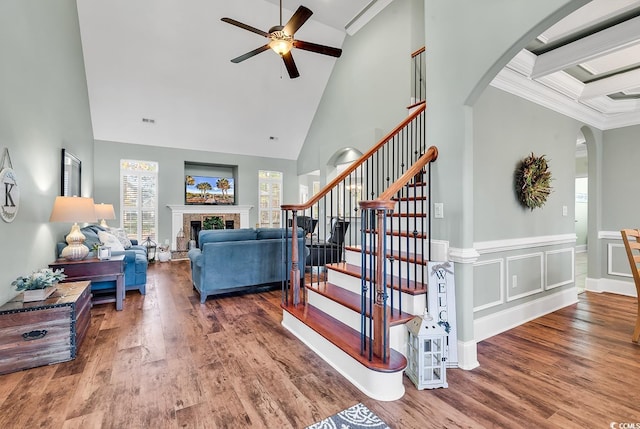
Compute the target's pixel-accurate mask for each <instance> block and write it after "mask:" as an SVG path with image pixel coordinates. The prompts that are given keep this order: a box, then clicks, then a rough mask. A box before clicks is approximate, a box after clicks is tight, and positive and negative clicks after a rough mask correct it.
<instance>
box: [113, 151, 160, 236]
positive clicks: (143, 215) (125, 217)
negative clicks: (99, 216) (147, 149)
mask: <svg viewBox="0 0 640 429" xmlns="http://www.w3.org/2000/svg"><path fill="white" fill-rule="evenodd" d="M120 219H122V227H123V228H124V230H125V231H126V233H127V236H128V237H129V238H132V239H136V240H138V242H142V241H143V240H146V239H147V237H150V238H151V239H152V240H153V241H155V242H157V241H158V163H157V162H153V161H134V160H130V159H121V160H120Z"/></svg>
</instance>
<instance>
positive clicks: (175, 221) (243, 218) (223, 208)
mask: <svg viewBox="0 0 640 429" xmlns="http://www.w3.org/2000/svg"><path fill="white" fill-rule="evenodd" d="M167 207H169V208H170V209H171V249H174V250H175V249H176V248H177V247H176V236H177V235H178V232H179V231H180V228H182V221H183V218H182V217H183V215H185V214H207V213H220V214H225V213H239V214H240V228H250V225H249V211H250V210H251V209H252V208H253V206H248V205H244V206H240V205H238V206H236V205H202V206H200V205H198V206H196V205H193V206H191V205H189V206H187V205H179V204H167Z"/></svg>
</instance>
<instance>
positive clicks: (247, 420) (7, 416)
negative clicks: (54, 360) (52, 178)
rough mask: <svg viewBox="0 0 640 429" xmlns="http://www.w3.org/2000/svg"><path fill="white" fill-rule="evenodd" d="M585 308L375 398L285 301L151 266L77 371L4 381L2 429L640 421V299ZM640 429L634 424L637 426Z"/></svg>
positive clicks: (599, 299)
mask: <svg viewBox="0 0 640 429" xmlns="http://www.w3.org/2000/svg"><path fill="white" fill-rule="evenodd" d="M579 299H580V301H579V303H578V304H576V305H573V306H570V307H567V308H565V309H562V310H560V311H556V312H554V313H552V314H550V315H548V316H545V317H542V318H540V319H537V320H534V321H532V322H530V323H527V324H525V325H523V326H520V327H518V328H515V329H512V330H510V331H508V332H506V333H503V334H501V335H498V336H496V337H493V338H491V339H488V340H486V341H483V342H481V343H479V344H478V359H479V361H480V367H478V368H476V369H474V370H472V371H464V370H460V369H449V370H448V371H447V377H448V382H449V387H448V388H447V389H438V390H431V391H430V390H423V391H418V390H416V388H415V387H414V386H413V384H412V383H411V382H410V381H409V380H408V379H407V378H406V377H405V387H406V394H405V396H404V397H403V398H402V399H401V400H399V401H395V402H379V401H374V400H371V399H369V398H368V397H366V396H365V395H364V394H362V393H360V391H358V390H357V389H356V388H355V387H353V386H352V385H351V384H350V383H349V382H347V381H346V380H345V379H344V378H343V377H342V376H341V375H340V374H338V373H337V372H336V371H335V370H333V369H332V368H331V367H330V366H329V365H327V364H326V363H325V362H324V361H322V360H321V359H320V358H318V357H317V356H316V355H315V354H314V353H313V352H312V351H311V350H309V349H308V348H307V347H306V346H304V345H303V344H302V343H300V341H299V340H297V339H296V338H295V337H293V335H291V334H289V333H288V332H287V331H286V330H284V329H283V328H282V327H281V325H280V322H281V319H282V311H281V309H280V292H279V291H270V292H263V293H255V294H245V295H233V296H226V297H217V298H210V299H209V300H207V302H206V304H204V305H201V304H200V303H199V297H198V295H197V294H196V293H195V291H193V290H192V287H191V284H190V272H189V265H188V263H187V262H186V261H178V262H170V263H156V264H154V265H152V266H151V267H150V269H149V282H148V284H147V295H146V296H144V297H143V296H141V295H140V294H139V293H137V292H129V293H127V297H126V300H125V306H124V311H115V308H114V306H113V304H102V305H98V306H95V307H93V309H92V310H91V312H92V320H91V327H90V330H89V332H88V334H87V338H86V339H85V342H84V344H82V347H81V349H80V353H79V356H78V357H77V358H76V359H75V360H74V361H71V362H66V363H62V364H57V365H51V366H46V367H40V368H34V369H30V370H27V371H21V372H16V373H13V374H8V375H3V376H0V427H1V428H36V427H43V428H154V429H155V428H181V427H184V428H269V429H272V428H277V429H279V428H304V427H305V426H307V425H310V424H312V423H314V422H316V421H318V420H321V419H323V418H325V417H327V416H329V415H332V414H334V413H336V412H338V411H340V410H342V409H345V408H348V407H350V406H352V405H354V404H356V403H358V402H362V403H364V404H365V405H366V406H367V407H368V408H369V409H371V410H372V411H374V412H375V413H376V414H378V416H380V417H381V418H382V419H383V420H385V421H386V422H387V423H388V424H389V425H390V426H391V427H392V428H411V429H413V428H416V429H417V428H459V427H460V428H462V427H464V428H562V429H567V428H608V427H610V424H611V423H612V422H618V423H640V383H639V382H640V346H639V345H637V344H633V343H632V342H631V333H632V330H633V326H634V323H635V298H630V297H623V296H617V295H612V294H594V293H590V292H586V293H584V294H581V295H580V298H579ZM627 427H635V426H627Z"/></svg>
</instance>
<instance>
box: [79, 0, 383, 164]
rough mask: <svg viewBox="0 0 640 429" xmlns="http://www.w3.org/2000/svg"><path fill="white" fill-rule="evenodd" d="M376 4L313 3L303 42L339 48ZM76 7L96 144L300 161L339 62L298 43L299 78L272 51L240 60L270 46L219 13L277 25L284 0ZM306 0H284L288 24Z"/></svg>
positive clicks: (150, 0)
mask: <svg viewBox="0 0 640 429" xmlns="http://www.w3.org/2000/svg"><path fill="white" fill-rule="evenodd" d="M370 1H371V0H349V1H344V0H304V1H303V3H304V5H305V6H306V7H308V8H309V9H311V10H312V11H313V12H314V14H313V15H312V16H311V19H309V21H307V22H306V23H305V24H304V25H303V26H302V27H301V28H300V30H299V31H298V32H296V38H298V39H301V40H304V41H309V42H315V43H318V44H322V45H328V46H334V47H338V48H340V47H341V46H342V43H343V41H344V38H345V36H346V31H345V26H347V24H349V23H351V27H357V23H356V22H352V21H353V19H354V18H356V16H357V15H358V14H360V12H361V11H362V10H363V9H365V8H366V7H367V6H368V4H369V3H370ZM375 3H379V4H385V3H389V0H376V2H375ZM77 4H78V15H79V20H80V31H81V37H82V46H83V53H84V59H85V68H86V75H87V84H88V91H89V102H90V108H91V117H92V122H93V132H94V137H95V138H96V139H97V140H108V141H119V142H125V143H137V144H143V145H156V146H166V147H181V148H189V149H196V150H206V151H215V152H223V153H236V154H247V155H256V156H265V157H275V158H284V159H296V158H297V156H298V153H299V151H300V148H301V147H302V144H303V143H304V139H305V137H306V134H307V132H308V129H309V127H310V125H311V121H312V120H313V116H314V114H315V111H316V109H317V106H318V104H319V102H320V98H321V96H322V93H323V91H324V88H325V86H326V84H327V81H328V79H329V76H330V74H331V71H332V69H333V65H334V64H335V61H336V59H335V58H333V57H329V56H325V55H319V54H315V53H312V52H307V51H302V50H299V49H294V50H293V52H292V54H293V57H294V59H295V62H296V64H297V67H298V70H299V72H300V77H299V78H297V79H289V77H288V75H287V71H286V69H285V68H284V66H283V62H282V60H281V59H280V57H279V56H278V55H277V54H276V53H274V52H272V51H267V52H264V53H261V54H260V55H257V56H255V57H253V58H250V59H248V60H246V61H244V62H242V63H239V64H233V63H231V62H230V60H231V59H232V58H235V57H237V56H239V55H241V54H244V53H245V52H248V51H251V50H253V49H255V48H257V47H259V46H262V45H264V44H265V43H266V42H265V39H264V37H262V36H260V35H258V34H255V33H251V32H249V31H245V30H242V29H240V28H238V27H234V26H231V25H229V24H227V23H224V22H222V21H221V20H220V19H221V18H223V17H229V18H233V19H235V20H238V21H241V22H243V23H245V24H248V25H251V26H252V27H255V28H258V29H261V30H263V31H268V30H269V28H270V27H272V26H274V25H277V24H278V23H279V15H280V13H279V0H233V1H211V0H189V1H175V0H136V1H131V0H109V1H103V0H78V1H77ZM300 4H301V3H300V2H299V1H298V0H296V1H294V0H285V1H284V2H283V8H284V11H283V21H284V22H285V23H286V21H288V19H289V17H290V16H291V15H292V14H293V13H294V11H295V10H296V9H297V8H298V6H300ZM374 9H375V8H374ZM366 15H368V14H367V13H366V12H365V13H364V14H363V16H365V18H366ZM356 21H357V20H356ZM349 54H350V53H348V52H345V53H343V55H349Z"/></svg>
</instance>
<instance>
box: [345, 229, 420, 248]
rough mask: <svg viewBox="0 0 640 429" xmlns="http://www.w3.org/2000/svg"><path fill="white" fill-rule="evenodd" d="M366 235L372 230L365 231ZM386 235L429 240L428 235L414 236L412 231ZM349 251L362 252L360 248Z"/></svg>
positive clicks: (391, 232)
mask: <svg viewBox="0 0 640 429" xmlns="http://www.w3.org/2000/svg"><path fill="white" fill-rule="evenodd" d="M365 232H366V233H371V230H370V229H366V230H365ZM386 235H392V236H394V237H407V238H416V239H418V240H426V239H427V234H422V233H417V234H414V233H413V232H411V231H395V230H394V231H389V230H387V232H386ZM346 247H347V248H348V249H349V250H353V251H356V252H359V251H360V248H359V247H351V246H346Z"/></svg>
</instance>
